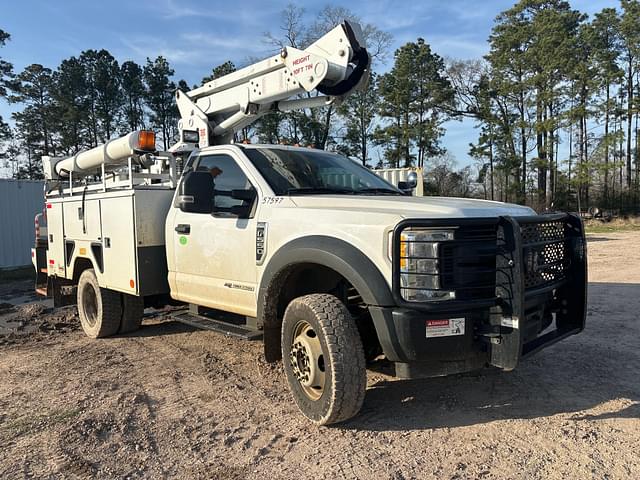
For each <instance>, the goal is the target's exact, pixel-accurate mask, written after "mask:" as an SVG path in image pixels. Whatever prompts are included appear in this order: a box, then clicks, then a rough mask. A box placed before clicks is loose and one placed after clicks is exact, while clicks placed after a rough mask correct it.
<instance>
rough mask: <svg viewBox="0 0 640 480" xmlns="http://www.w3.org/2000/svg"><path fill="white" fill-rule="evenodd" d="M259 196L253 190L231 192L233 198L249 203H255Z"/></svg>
mask: <svg viewBox="0 0 640 480" xmlns="http://www.w3.org/2000/svg"><path fill="white" fill-rule="evenodd" d="M257 196H258V193H257V192H256V191H255V190H254V189H253V188H249V189H247V190H231V198H235V199H236V200H242V201H244V202H247V203H253V201H254V200H255V199H256V197H257Z"/></svg>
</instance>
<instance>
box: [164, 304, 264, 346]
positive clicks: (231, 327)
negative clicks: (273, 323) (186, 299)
mask: <svg viewBox="0 0 640 480" xmlns="http://www.w3.org/2000/svg"><path fill="white" fill-rule="evenodd" d="M170 317H171V318H173V319H174V320H176V321H178V322H181V323H186V324H187V325H191V326H192V327H196V328H203V329H205V330H213V331H214V332H219V333H224V334H225V335H229V336H230V337H236V338H242V339H243V340H261V339H262V331H261V330H253V329H251V328H248V327H246V326H245V325H236V324H233V323H229V322H223V321H221V320H216V319H213V318H209V317H205V316H203V315H198V314H195V313H191V312H185V311H181V312H176V313H174V314H172V315H170Z"/></svg>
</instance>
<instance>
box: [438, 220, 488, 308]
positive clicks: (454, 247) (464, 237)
mask: <svg viewBox="0 0 640 480" xmlns="http://www.w3.org/2000/svg"><path fill="white" fill-rule="evenodd" d="M496 251H497V248H496V227H495V225H477V226H476V225H473V226H471V225H469V226H463V227H460V228H459V229H458V230H456V233H455V240H453V241H450V242H443V243H442V244H441V247H440V258H441V264H440V265H441V277H440V281H441V284H442V288H443V289H444V290H452V291H455V292H456V298H457V299H458V300H476V299H483V298H492V297H493V296H494V295H495V280H496Z"/></svg>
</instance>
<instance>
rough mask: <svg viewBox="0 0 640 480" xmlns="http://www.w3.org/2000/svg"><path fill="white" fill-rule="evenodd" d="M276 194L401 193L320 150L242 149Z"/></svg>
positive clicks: (350, 164) (350, 163)
mask: <svg viewBox="0 0 640 480" xmlns="http://www.w3.org/2000/svg"><path fill="white" fill-rule="evenodd" d="M244 152H245V154H246V155H247V157H249V160H250V161H251V162H252V163H253V165H254V166H255V167H256V168H257V169H258V171H259V172H260V174H261V175H262V176H263V177H264V178H265V180H266V181H267V182H268V183H269V186H270V187H271V189H272V190H273V191H274V193H275V194H276V195H316V194H342V195H402V194H403V193H402V192H401V191H400V190H398V189H397V188H396V187H394V186H393V185H391V184H390V183H387V182H386V181H385V180H383V179H382V178H380V177H378V176H377V175H376V174H374V173H372V172H370V171H369V170H367V169H366V168H364V167H363V166H361V165H358V164H357V163H356V162H354V161H353V160H350V159H348V158H346V157H343V156H341V155H337V154H335V153H328V152H325V151H323V150H309V151H306V150H302V149H287V148H276V147H274V148H262V147H257V148H245V149H244Z"/></svg>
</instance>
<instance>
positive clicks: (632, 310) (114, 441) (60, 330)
mask: <svg viewBox="0 0 640 480" xmlns="http://www.w3.org/2000/svg"><path fill="white" fill-rule="evenodd" d="M589 257H590V262H591V265H590V279H591V284H590V289H589V305H590V308H589V317H588V326H587V328H586V330H585V332H584V333H582V334H581V335H579V336H575V337H572V338H570V339H568V340H566V341H564V342H561V343H560V344H557V345H555V346H553V347H550V348H549V349H547V350H544V351H543V352H541V353H540V354H538V355H537V356H535V357H533V358H531V359H528V360H526V361H525V362H523V363H522V364H521V365H520V367H519V368H518V369H517V370H516V371H514V372H511V373H501V372H485V373H482V374H476V375H469V376H458V377H450V378H440V379H433V380H421V381H411V382H407V381H404V382H402V381H394V380H392V379H391V378H388V377H385V376H383V375H381V374H373V373H370V375H369V389H368V391H367V398H366V400H365V405H364V408H363V410H362V413H361V415H360V416H359V417H357V418H356V419H354V420H352V421H350V422H349V423H347V424H344V425H341V426H338V427H332V428H326V427H321V428H318V427H315V426H312V425H310V424H309V423H308V422H307V421H305V420H304V419H303V418H302V417H301V415H300V414H299V413H298V412H297V411H296V408H295V407H294V405H293V404H292V402H291V400H290V398H289V394H288V391H287V389H286V385H285V381H284V378H283V373H282V371H281V369H280V368H279V367H272V366H269V365H267V364H265V363H263V362H262V361H261V360H260V352H261V348H260V345H259V344H258V343H246V342H242V341H239V340H237V341H236V340H233V339H229V338H225V337H223V336H221V335H219V334H216V333H213V332H207V331H200V330H194V329H191V328H189V327H186V326H183V325H181V324H176V323H173V322H168V321H164V320H163V319H162V318H157V317H156V318H151V319H147V320H146V321H145V323H144V327H143V329H142V330H141V331H140V332H139V333H138V334H136V335H131V336H123V337H117V338H111V339H105V340H99V341H95V340H90V339H88V338H86V337H85V336H84V335H83V334H82V332H81V331H79V330H78V325H77V318H76V316H75V312H74V309H73V308H67V309H65V310H58V311H56V312H49V313H47V311H44V312H42V313H40V314H39V315H38V313H39V311H40V309H41V308H42V307H37V306H36V307H34V306H29V305H28V306H26V307H18V308H17V309H14V310H10V311H7V308H11V307H9V306H4V307H2V305H0V327H1V326H2V321H1V320H2V318H4V320H5V324H4V325H5V327H7V326H8V327H9V328H16V326H18V325H20V323H16V322H9V323H6V320H7V319H10V320H16V319H17V320H18V321H19V322H22V324H21V325H22V326H21V327H20V328H21V329H22V331H23V332H24V330H25V329H26V330H27V331H28V332H29V333H20V332H18V333H9V334H5V335H2V336H0V445H2V447H1V448H0V478H27V477H28V478H32V477H46V478H74V477H75V478H86V477H92V476H93V477H99V478H111V477H113V478H127V477H128V478H166V477H170V478H218V479H229V478H237V479H244V478H260V479H264V478H268V479H269V480H272V479H279V478H283V479H291V478H300V477H304V478H317V479H324V478H375V479H385V478H389V479H398V480H399V479H410V478H445V479H467V478H468V479H476V478H477V479H490V478H491V479H507V478H527V479H561V478H576V479H586V478H598V479H614V478H615V479H618V478H631V479H637V478H640V455H639V454H638V447H639V446H640V320H639V317H638V312H640V233H638V232H636V233H620V234H606V235H596V236H591V238H590V241H589ZM5 294H6V289H5ZM3 301H4V300H3V298H2V290H0V304H1V303H2V302H3ZM2 308H4V309H5V310H2ZM3 312H4V315H1V314H2V313H3ZM4 331H5V333H6V331H7V328H5V329H4Z"/></svg>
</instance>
